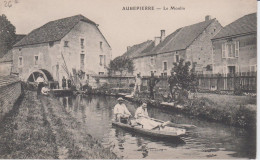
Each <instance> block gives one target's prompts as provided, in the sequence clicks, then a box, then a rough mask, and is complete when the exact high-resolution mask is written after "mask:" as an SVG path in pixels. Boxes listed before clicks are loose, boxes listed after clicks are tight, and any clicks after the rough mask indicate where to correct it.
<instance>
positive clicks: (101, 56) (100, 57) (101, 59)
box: [99, 55, 103, 66]
mask: <svg viewBox="0 0 260 160" xmlns="http://www.w3.org/2000/svg"><path fill="white" fill-rule="evenodd" d="M99 59H100V60H99V65H100V66H102V65H103V55H99Z"/></svg>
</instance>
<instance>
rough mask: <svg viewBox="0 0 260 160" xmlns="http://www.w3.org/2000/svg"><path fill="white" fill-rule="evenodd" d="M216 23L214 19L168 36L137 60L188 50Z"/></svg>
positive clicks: (178, 30) (184, 28)
mask: <svg viewBox="0 0 260 160" xmlns="http://www.w3.org/2000/svg"><path fill="white" fill-rule="evenodd" d="M214 21H215V19H212V20H208V21H203V22H200V23H196V24H193V25H189V26H186V27H182V28H179V29H177V30H176V31H174V32H173V33H171V34H170V35H168V36H167V37H166V38H165V39H164V40H163V41H162V42H161V43H159V44H158V45H157V46H155V47H154V48H153V49H152V50H151V51H150V52H145V53H142V54H139V55H138V56H137V57H135V58H138V57H143V56H150V55H156V54H160V53H167V52H172V51H178V50H183V49H186V48H187V47H189V46H190V45H191V44H192V42H193V41H194V40H195V39H196V38H197V37H198V36H199V35H200V34H201V33H202V32H203V31H204V30H205V29H206V28H207V27H208V26H209V25H210V24H211V23H212V22H214Z"/></svg>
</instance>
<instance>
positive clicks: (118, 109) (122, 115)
mask: <svg viewBox="0 0 260 160" xmlns="http://www.w3.org/2000/svg"><path fill="white" fill-rule="evenodd" d="M117 101H118V104H116V105H115V108H114V115H115V120H116V121H117V122H121V123H127V122H128V120H129V117H130V116H131V113H130V112H129V111H128V109H127V108H126V105H125V104H124V103H123V101H124V99H123V98H121V97H120V98H118V99H117Z"/></svg>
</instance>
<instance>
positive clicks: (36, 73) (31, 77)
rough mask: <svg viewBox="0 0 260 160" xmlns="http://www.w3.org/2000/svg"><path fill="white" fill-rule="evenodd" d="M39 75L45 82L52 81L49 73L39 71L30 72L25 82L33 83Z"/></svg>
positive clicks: (42, 70)
mask: <svg viewBox="0 0 260 160" xmlns="http://www.w3.org/2000/svg"><path fill="white" fill-rule="evenodd" d="M39 75H42V76H43V78H44V79H45V80H47V81H54V79H53V76H52V75H51V73H50V72H49V71H47V70H45V69H39V70H35V71H33V72H31V74H30V75H29V76H28V78H27V81H29V82H34V81H35V80H36V79H37V78H38V76H39Z"/></svg>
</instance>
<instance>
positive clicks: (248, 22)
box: [212, 13, 257, 39]
mask: <svg viewBox="0 0 260 160" xmlns="http://www.w3.org/2000/svg"><path fill="white" fill-rule="evenodd" d="M256 31H257V19H256V13H252V14H248V15H245V16H243V17H241V18H239V19H237V20H236V21H234V22H232V23H230V24H229V25H227V26H225V27H224V28H223V29H222V30H221V31H220V32H219V33H218V34H217V35H216V36H215V37H213V38H212V39H218V38H223V37H232V36H236V35H242V34H248V33H256Z"/></svg>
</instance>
